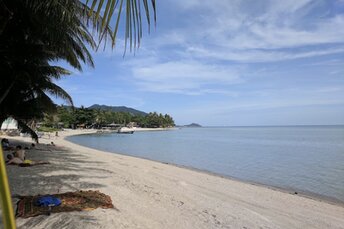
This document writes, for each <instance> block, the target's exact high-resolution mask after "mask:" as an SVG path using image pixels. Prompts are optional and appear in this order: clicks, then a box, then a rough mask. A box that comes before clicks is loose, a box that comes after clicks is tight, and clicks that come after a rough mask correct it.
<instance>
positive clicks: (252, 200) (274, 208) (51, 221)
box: [7, 131, 344, 228]
mask: <svg viewBox="0 0 344 229" xmlns="http://www.w3.org/2000/svg"><path fill="white" fill-rule="evenodd" d="M90 133H92V131H87V132H85V131H65V132H64V133H62V132H59V137H53V138H50V139H44V138H43V139H41V142H42V143H43V144H39V145H38V146H37V147H39V148H41V149H40V150H32V151H30V152H29V153H28V157H29V158H30V159H31V158H32V159H34V160H36V158H40V159H45V160H49V161H51V162H52V165H51V166H40V167H39V166H36V167H33V168H20V167H16V166H8V167H7V169H8V174H9V178H10V183H11V184H12V185H11V186H12V187H11V189H12V190H11V191H12V195H16V194H21V195H36V194H48V193H51V194H53V193H56V192H57V191H58V192H66V191H70V190H80V189H95V190H100V191H102V192H104V193H105V194H107V195H110V196H111V198H112V201H113V203H114V205H115V207H116V208H117V209H119V210H118V211H115V210H103V209H96V210H94V211H87V212H73V213H59V214H52V215H51V216H49V217H46V216H39V217H33V218H28V219H21V218H19V219H17V224H18V226H19V227H23V228H25V227H30V228H31V227H33V228H58V227H67V225H68V227H71V228H95V227H99V228H109V227H110V228H111V227H116V228H128V227H129V228H138V227H140V228H214V227H234V228H239V227H240V228H243V227H247V228H260V227H263V228H300V227H309V228H343V227H342V225H344V219H343V218H342V215H344V208H343V207H342V206H341V205H339V204H336V203H328V202H327V201H324V200H319V199H315V198H309V197H307V196H306V198H305V197H304V196H302V195H292V194H289V193H288V192H283V191H281V190H278V189H277V190H276V189H275V188H273V187H266V186H264V185H260V184H258V185H257V184H252V183H248V182H245V181H240V180H236V179H235V178H234V179H233V178H228V177H223V176H220V175H217V174H211V173H208V172H206V171H203V170H201V171H197V170H196V169H192V168H183V167H180V166H175V165H172V164H166V163H162V162H156V161H152V160H148V159H141V158H137V157H133V156H128V155H122V154H115V153H111V152H106V151H100V150H96V149H92V148H87V147H85V146H81V145H78V144H76V143H73V142H69V141H68V140H66V139H64V138H65V137H67V136H71V135H75V134H90ZM9 139H10V141H11V139H15V140H18V141H25V142H31V139H29V138H24V137H9ZM51 141H53V142H54V143H55V144H56V146H51V145H46V144H47V143H50V142H51ZM171 165H172V166H171ZM14 174H16V175H15V176H14ZM28 178H29V180H27V179H28ZM25 180H26V182H25ZM28 181H29V182H28ZM42 184H44V185H43V186H42Z"/></svg>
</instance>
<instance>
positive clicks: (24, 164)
mask: <svg viewBox="0 0 344 229" xmlns="http://www.w3.org/2000/svg"><path fill="white" fill-rule="evenodd" d="M7 159H8V161H7V162H6V164H7V165H19V166H21V167H27V166H33V165H44V164H50V162H47V161H31V160H24V161H23V160H21V159H20V158H18V157H13V155H12V154H9V155H7Z"/></svg>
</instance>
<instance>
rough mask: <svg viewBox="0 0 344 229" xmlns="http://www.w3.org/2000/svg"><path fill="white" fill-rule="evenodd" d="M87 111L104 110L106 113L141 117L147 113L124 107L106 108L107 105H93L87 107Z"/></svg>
mask: <svg viewBox="0 0 344 229" xmlns="http://www.w3.org/2000/svg"><path fill="white" fill-rule="evenodd" d="M88 108H89V109H99V110H106V111H113V112H128V113H130V114H132V115H142V116H146V115H147V113H146V112H143V111H139V110H136V109H134V108H130V107H125V106H107V105H99V104H93V105H92V106H90V107H88Z"/></svg>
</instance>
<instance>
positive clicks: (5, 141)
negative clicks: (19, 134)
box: [1, 138, 12, 150]
mask: <svg viewBox="0 0 344 229" xmlns="http://www.w3.org/2000/svg"><path fill="white" fill-rule="evenodd" d="M1 146H2V148H3V150H11V148H12V147H11V146H10V142H9V141H8V139H7V138H3V139H1Z"/></svg>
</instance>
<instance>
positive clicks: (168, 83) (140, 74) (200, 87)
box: [133, 61, 242, 95]
mask: <svg viewBox="0 0 344 229" xmlns="http://www.w3.org/2000/svg"><path fill="white" fill-rule="evenodd" d="M133 77H134V78H135V80H136V82H137V84H138V85H139V86H140V87H141V89H142V90H146V91H153V92H170V93H182V94H189V95H196V94H204V93H222V94H223V93H224V91H223V90H220V89H216V88H213V86H214V85H215V84H216V85H229V84H236V83H239V82H241V81H242V79H241V78H240V76H239V74H238V71H237V69H235V68H229V67H224V66H219V65H211V64H203V63H200V62H194V61H191V62H190V61H189V62H178V61H174V62H165V63H155V64H152V65H150V66H136V67H135V66H133Z"/></svg>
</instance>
